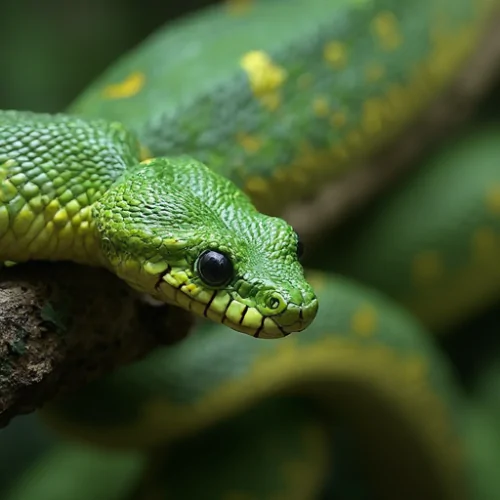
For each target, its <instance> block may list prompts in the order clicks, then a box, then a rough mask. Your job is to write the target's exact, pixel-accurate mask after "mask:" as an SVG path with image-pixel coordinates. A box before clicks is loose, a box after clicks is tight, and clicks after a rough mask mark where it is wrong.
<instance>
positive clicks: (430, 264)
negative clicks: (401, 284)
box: [412, 250, 444, 285]
mask: <svg viewBox="0 0 500 500" xmlns="http://www.w3.org/2000/svg"><path fill="white" fill-rule="evenodd" d="M443 273H444V264H443V261H442V258H441V256H440V255H439V253H438V252H437V251H434V250H428V251H424V252H422V253H420V254H418V255H416V256H415V258H414V259H413V265H412V274H413V280H414V283H415V284H416V285H428V284H430V283H432V282H434V281H436V280H437V279H439V278H440V277H441V276H442V275H443Z"/></svg>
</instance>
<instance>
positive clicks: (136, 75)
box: [102, 71, 146, 99]
mask: <svg viewBox="0 0 500 500" xmlns="http://www.w3.org/2000/svg"><path fill="white" fill-rule="evenodd" d="M145 83H146V76H145V75H144V73H141V72H140V71H134V72H133V73H131V74H130V75H128V76H127V77H126V78H125V80H123V81H122V82H119V83H112V84H110V85H108V86H107V87H105V88H104V89H103V91H102V95H103V97H105V98H106V99H125V98H127V97H133V96H135V95H136V94H138V93H139V92H140V91H141V90H142V89H143V87H144V85H145Z"/></svg>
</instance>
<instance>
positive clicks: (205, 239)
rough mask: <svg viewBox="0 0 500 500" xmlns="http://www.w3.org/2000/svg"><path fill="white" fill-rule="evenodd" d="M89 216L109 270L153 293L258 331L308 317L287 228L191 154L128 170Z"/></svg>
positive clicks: (290, 327)
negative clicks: (92, 220)
mask: <svg viewBox="0 0 500 500" xmlns="http://www.w3.org/2000/svg"><path fill="white" fill-rule="evenodd" d="M93 218H94V220H95V226H96V229H97V232H98V238H99V240H100V244H101V250H102V253H103V257H104V260H105V262H106V263H107V265H108V267H110V269H111V270H112V271H113V272H114V273H116V274H117V275H118V276H119V277H120V278H122V279H124V280H125V281H126V282H127V283H128V284H129V285H130V286H132V287H133V288H135V289H137V290H139V291H141V292H145V293H147V294H150V295H151V296H153V297H154V298H156V299H157V300H160V301H163V302H167V303H171V304H175V305H177V306H180V307H182V308H184V309H187V310H189V311H192V312H193V313H195V314H196V315H198V316H201V317H205V318H208V319H210V320H213V321H216V322H219V323H223V324H225V325H227V326H229V327H230V328H232V329H234V330H237V331H240V332H244V333H247V334H249V335H252V336H254V337H261V338H276V337H283V336H286V335H288V334H289V333H292V332H297V331H300V330H304V329H305V328H306V327H307V326H308V325H309V324H310V323H311V321H312V320H313V319H314V317H315V316H316V312H317V309H318V301H317V298H316V296H315V294H314V292H313V290H312V288H311V286H310V285H309V284H308V283H307V281H306V279H305V277H304V271H303V268H302V265H301V264H300V262H299V257H300V247H301V245H300V242H299V240H298V237H297V234H296V233H295V231H294V230H293V229H292V227H291V226H290V225H289V224H287V223H286V222H285V221H284V220H282V219H280V218H276V217H270V216H267V215H264V214H262V213H260V212H258V211H257V210H256V209H255V207H254V206H253V205H252V203H251V201H250V199H249V198H248V197H247V196H246V195H245V194H244V193H243V192H241V191H240V190H239V189H238V188H237V187H236V186H235V185H234V184H233V183H232V182H230V181H229V180H228V179H226V178H224V177H222V176H220V175H218V174H217V173H215V172H213V171H212V170H210V169H209V168H207V167H206V166H205V165H203V164H202V163H200V162H198V161H196V160H193V159H192V158H188V157H176V158H155V159H153V160H147V161H145V162H142V163H141V164H139V165H136V166H135V167H132V168H130V169H129V170H127V172H126V173H125V174H124V175H123V176H122V177H121V178H120V179H119V181H117V182H116V183H115V184H114V185H113V186H112V187H111V188H110V189H109V190H108V191H107V192H106V193H105V194H104V195H103V196H102V198H101V199H100V200H99V201H98V202H97V203H96V204H95V205H94V207H93Z"/></svg>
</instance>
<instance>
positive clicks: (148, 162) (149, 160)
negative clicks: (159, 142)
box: [140, 158, 154, 165]
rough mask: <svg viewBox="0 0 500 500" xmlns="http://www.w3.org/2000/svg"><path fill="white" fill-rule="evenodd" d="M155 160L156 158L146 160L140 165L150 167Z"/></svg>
mask: <svg viewBox="0 0 500 500" xmlns="http://www.w3.org/2000/svg"><path fill="white" fill-rule="evenodd" d="M153 160H154V158H146V159H145V160H142V161H141V162H140V163H141V165H149V164H150V163H151V162H152V161H153Z"/></svg>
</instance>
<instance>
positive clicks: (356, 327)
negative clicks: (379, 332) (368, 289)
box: [351, 304, 377, 337]
mask: <svg viewBox="0 0 500 500" xmlns="http://www.w3.org/2000/svg"><path fill="white" fill-rule="evenodd" d="M351 328H352V330H353V332H354V333H357V334H358V335H360V336H362V337H369V336H371V335H372V334H373V333H374V332H375V329H376V328H377V311H376V310H375V308H374V307H373V306H372V305H370V304H365V305H364V306H362V307H361V308H360V309H358V311H356V312H355V313H354V315H353V317H352V321H351Z"/></svg>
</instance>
